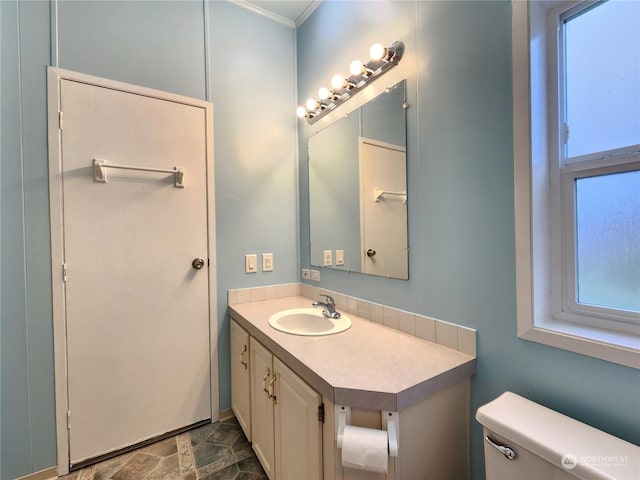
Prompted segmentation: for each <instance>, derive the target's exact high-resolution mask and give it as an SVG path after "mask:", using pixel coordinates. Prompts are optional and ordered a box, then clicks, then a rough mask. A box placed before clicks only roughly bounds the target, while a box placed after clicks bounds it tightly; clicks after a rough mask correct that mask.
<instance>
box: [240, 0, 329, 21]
mask: <svg viewBox="0 0 640 480" xmlns="http://www.w3.org/2000/svg"><path fill="white" fill-rule="evenodd" d="M321 1H322V0H239V1H237V2H236V3H238V4H240V5H242V6H245V7H247V8H250V9H251V10H254V11H256V12H258V13H261V14H263V15H266V16H268V17H270V18H273V19H274V20H277V21H280V22H282V23H285V24H287V25H290V26H292V27H297V26H299V25H300V24H301V23H302V22H304V21H305V20H306V19H307V17H308V16H309V15H311V13H312V12H313V11H314V10H315V9H316V8H317V7H318V5H320V2H321Z"/></svg>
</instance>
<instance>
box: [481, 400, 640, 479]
mask: <svg viewBox="0 0 640 480" xmlns="http://www.w3.org/2000/svg"><path fill="white" fill-rule="evenodd" d="M476 420H478V422H480V424H481V425H482V426H483V438H484V457H485V472H486V480H515V479H518V480H525V479H530V480H565V479H566V480H575V479H576V478H579V479H581V480H587V479H589V480H591V479H602V480H612V479H620V480H623V479H624V480H638V479H640V447H638V446H636V445H634V444H632V443H629V442H626V441H624V440H622V439H620V438H617V437H614V436H612V435H609V434H608V433H605V432H602V431H600V430H597V429H595V428H593V427H590V426H589V425H586V424H584V423H581V422H578V421H577V420H574V419H573V418H570V417H567V416H565V415H562V414H561V413H558V412H555V411H553V410H550V409H548V408H546V407H543V406H542V405H539V404H537V403H535V402H532V401H530V400H527V399H526V398H523V397H521V396H519V395H516V394H515V393H512V392H505V393H503V394H502V395H500V396H499V397H498V398H496V399H495V400H493V401H492V402H489V403H487V404H486V405H483V406H482V407H480V408H478V411H477V412H476Z"/></svg>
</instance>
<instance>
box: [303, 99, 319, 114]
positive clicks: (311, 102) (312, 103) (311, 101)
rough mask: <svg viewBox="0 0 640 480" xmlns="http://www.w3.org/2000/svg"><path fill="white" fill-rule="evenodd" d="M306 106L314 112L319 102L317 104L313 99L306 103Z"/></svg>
mask: <svg viewBox="0 0 640 480" xmlns="http://www.w3.org/2000/svg"><path fill="white" fill-rule="evenodd" d="M305 105H306V106H307V110H309V111H310V112H312V111H314V110H315V109H316V107H317V106H318V102H316V101H315V100H314V99H313V98H310V99H309V100H307V103H305Z"/></svg>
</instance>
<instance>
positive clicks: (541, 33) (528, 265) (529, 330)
mask: <svg viewBox="0 0 640 480" xmlns="http://www.w3.org/2000/svg"><path fill="white" fill-rule="evenodd" d="M545 3H546V5H547V6H548V5H549V3H547V2H545ZM554 3H555V4H559V3H560V2H554ZM575 3H577V2H564V4H565V5H571V4H575ZM530 7H532V6H531V5H530V2H528V1H514V2H512V46H513V51H512V67H513V103H514V106H513V108H514V110H513V114H514V118H513V121H514V206H515V243H516V245H515V253H516V313H517V319H518V337H519V338H522V339H525V340H529V341H533V342H538V343H542V344H545V345H549V346H552V347H556V348H561V349H564V350H568V351H571V352H575V353H580V354H583V355H588V356H591V357H596V358H599V359H602V360H606V361H609V362H613V363H618V364H621V365H626V366H629V367H633V368H638V369H640V337H639V336H638V335H637V334H634V333H629V332H614V331H611V330H605V329H603V328H599V327H598V326H596V325H579V324H576V323H573V322H570V321H568V320H567V319H562V320H560V319H555V318H553V317H552V308H553V307H552V302H551V292H552V291H554V290H557V287H558V285H551V282H550V278H552V276H551V275H550V273H551V271H550V270H551V268H552V267H551V265H552V262H551V261H550V260H549V259H550V258H551V257H550V255H551V252H550V245H549V243H550V242H549V236H548V232H550V228H549V227H550V220H549V218H548V215H547V212H548V211H549V209H548V205H549V204H548V198H549V195H548V189H549V185H548V183H549V182H548V181H547V179H548V174H549V166H548V162H547V151H548V148H547V147H548V145H549V144H552V145H553V144H555V145H558V144H559V142H558V141H557V140H558V139H557V138H549V139H548V140H547V132H554V131H557V129H553V128H551V129H550V128H548V125H547V122H548V120H547V119H548V116H547V114H546V108H547V107H546V105H549V104H550V103H548V102H555V103H556V104H557V98H550V97H552V96H554V94H553V88H550V85H548V84H547V80H546V75H545V74H544V72H545V71H546V68H547V67H546V65H545V64H544V63H542V64H541V65H539V66H540V68H535V69H533V71H534V73H535V74H536V75H538V74H540V77H536V78H534V79H532V78H531V72H532V69H531V67H530V62H531V61H533V62H545V52H546V50H547V47H548V46H547V45H546V44H545V38H546V31H545V30H546V28H547V22H546V19H545V17H546V13H545V12H543V11H542V9H540V11H537V10H536V8H535V7H534V8H530ZM530 15H531V16H532V18H534V19H535V21H533V22H531V25H530V22H529V16H530ZM530 46H531V48H530ZM531 51H533V52H534V54H533V55H532V54H531ZM536 52H539V53H540V55H538V54H537V53H536ZM538 57H539V58H538ZM532 88H533V89H534V90H533V91H532ZM532 94H533V97H534V101H532V100H531V99H532ZM555 96H557V94H556V95H555ZM551 135H554V134H553V133H551ZM555 135H556V137H557V134H555ZM547 142H549V143H547ZM554 142H555V143H554ZM532 165H533V166H535V169H533V168H532ZM533 188H536V192H538V189H539V190H540V192H539V193H540V195H536V197H535V198H534V196H533V194H532V193H533V190H532V189H533ZM553 194H554V195H556V194H560V193H559V192H553ZM534 200H535V203H534ZM534 250H535V252H536V255H535V256H534V255H533V253H534ZM534 271H535V276H534Z"/></svg>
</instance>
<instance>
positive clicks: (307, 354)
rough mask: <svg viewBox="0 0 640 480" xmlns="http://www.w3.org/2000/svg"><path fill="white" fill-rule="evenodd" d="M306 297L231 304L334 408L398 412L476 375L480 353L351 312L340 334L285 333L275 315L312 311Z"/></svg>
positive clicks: (244, 323) (242, 320)
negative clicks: (274, 320) (466, 351)
mask: <svg viewBox="0 0 640 480" xmlns="http://www.w3.org/2000/svg"><path fill="white" fill-rule="evenodd" d="M311 302H312V300H311V299H309V298H306V297H301V296H298V297H285V298H277V299H270V300H263V301H258V302H249V303H240V304H235V305H230V306H229V312H230V315H231V317H232V318H233V319H234V320H235V321H237V322H238V324H240V326H242V327H243V328H244V329H245V330H247V332H249V334H250V335H251V336H253V337H255V338H256V339H257V340H258V341H259V342H260V343H262V344H263V345H264V346H265V347H266V348H267V349H269V350H270V351H271V352H272V353H273V354H274V355H275V356H277V357H278V358H280V360H282V361H283V362H284V363H285V364H286V365H287V366H289V368H291V369H292V370H293V371H294V372H296V373H297V374H298V375H299V376H300V377H301V378H303V379H304V380H305V381H306V382H307V383H308V384H309V385H311V386H312V387H313V388H314V389H315V390H317V391H318V392H319V393H321V394H322V395H323V396H324V397H326V398H328V399H330V400H331V401H332V402H333V403H334V404H336V405H348V406H351V407H359V408H369V409H375V410H385V411H400V410H403V409H405V408H407V407H410V406H411V405H413V404H415V403H417V402H419V401H421V400H423V399H425V398H427V397H429V396H431V395H433V394H435V393H438V392H440V391H442V390H444V389H445V388H447V387H449V386H451V385H454V384H456V383H458V382H460V381H463V380H465V379H467V378H468V377H470V376H471V375H473V374H474V373H475V372H476V358H475V357H472V356H470V355H466V354H464V353H461V352H458V351H456V350H452V349H449V348H446V347H443V346H440V345H437V344H435V343H432V342H428V341H426V340H422V339H420V338H417V337H413V336H411V335H408V334H406V333H403V332H400V331H397V330H394V329H391V328H388V327H385V326H383V325H379V324H377V323H375V322H372V321H369V320H366V319H363V318H360V317H358V316H356V315H354V314H352V313H346V315H347V316H348V317H349V318H350V319H351V322H352V325H351V328H349V329H348V330H346V331H344V332H342V333H338V334H335V335H325V336H314V337H310V336H300V335H291V334H288V333H284V332H280V331H278V330H276V329H274V328H272V327H271V326H270V325H269V317H270V316H271V315H272V314H274V313H277V312H279V311H282V310H287V309H290V308H309V307H310V306H311Z"/></svg>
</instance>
